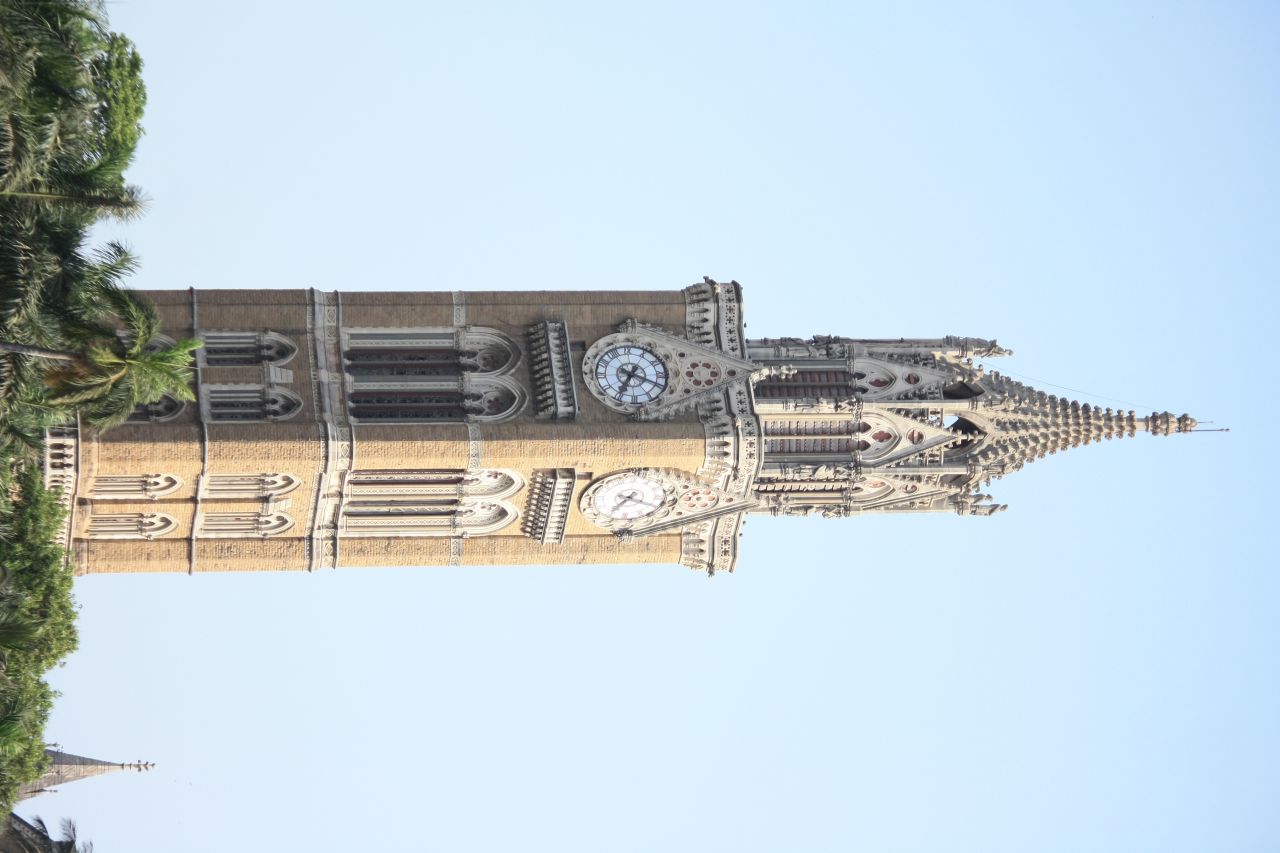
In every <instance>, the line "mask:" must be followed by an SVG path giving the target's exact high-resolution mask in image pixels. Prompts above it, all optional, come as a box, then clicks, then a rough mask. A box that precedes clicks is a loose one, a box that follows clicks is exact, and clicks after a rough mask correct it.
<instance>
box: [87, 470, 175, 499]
mask: <svg viewBox="0 0 1280 853" xmlns="http://www.w3.org/2000/svg"><path fill="white" fill-rule="evenodd" d="M181 486H182V480H180V479H178V478H177V477H175V476H173V475H172V474H138V475H115V474H112V475H106V476H100V477H98V478H97V480H95V481H94V484H93V496H94V498H96V499H97V500H129V499H131V498H132V499H138V498H144V499H146V498H158V497H162V496H164V495H168V494H171V493H173V492H176V491H177V490H178V489H179V488H181Z"/></svg>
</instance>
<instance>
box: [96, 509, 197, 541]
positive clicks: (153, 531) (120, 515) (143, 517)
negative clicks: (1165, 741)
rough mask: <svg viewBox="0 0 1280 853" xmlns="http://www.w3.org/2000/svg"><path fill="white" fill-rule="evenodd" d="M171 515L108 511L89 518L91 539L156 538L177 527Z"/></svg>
mask: <svg viewBox="0 0 1280 853" xmlns="http://www.w3.org/2000/svg"><path fill="white" fill-rule="evenodd" d="M177 527H178V523H177V522H176V521H174V520H173V518H172V517H171V516H168V515H164V514H162V513H158V512H108V513H97V514H94V515H92V516H90V518H89V538H91V539H155V538H156V537H158V536H164V535H165V534H166V533H170V532H172V531H173V530H175V529H177Z"/></svg>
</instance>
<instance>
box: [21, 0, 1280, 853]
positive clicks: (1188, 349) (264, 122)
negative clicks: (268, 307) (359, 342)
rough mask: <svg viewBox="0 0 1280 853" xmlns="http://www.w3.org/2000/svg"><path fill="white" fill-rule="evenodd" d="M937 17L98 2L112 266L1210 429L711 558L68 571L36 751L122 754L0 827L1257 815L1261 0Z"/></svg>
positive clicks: (363, 841) (1008, 9) (927, 831)
mask: <svg viewBox="0 0 1280 853" xmlns="http://www.w3.org/2000/svg"><path fill="white" fill-rule="evenodd" d="M1034 5H1038V6H1040V7H1042V8H1041V10H1040V11H1035V10H1033V9H1032V8H1031V7H1032V6H1034ZM958 6H959V4H949V3H943V4H936V5H930V4H910V11H906V10H905V9H906V4H866V5H859V4H844V3H841V4H787V5H783V4H774V5H770V4H759V3H741V2H737V3H721V4H669V3H646V4H635V5H631V6H622V5H620V4H600V3H580V4H553V3H540V4H510V5H507V4H492V3H458V4H432V3H405V4H403V5H396V4H394V3H393V4H363V5H361V4H352V3H349V2H347V3H312V4H307V5H305V6H303V4H299V3H248V2H238V1H237V0H227V1H226V2H222V3H215V4H199V5H196V4H193V3H182V2H172V0H169V2H159V0H155V2H152V1H151V0H129V2H121V3H111V4H109V6H108V9H109V11H110V14H111V16H112V22H113V24H114V26H115V27H116V28H117V29H120V30H122V31H123V32H125V33H127V34H128V35H129V36H130V37H132V38H133V39H134V40H135V41H136V42H137V44H138V46H139V49H140V51H141V52H142V54H143V56H144V58H145V59H146V63H147V66H146V74H147V82H148V87H149V90H150V101H149V106H148V110H147V118H146V122H145V124H146V128H147V135H146V137H145V138H144V140H143V144H142V146H141V148H140V150H139V155H138V162H137V164H136V165H135V166H134V168H133V170H132V172H131V177H132V179H133V180H134V181H135V182H136V183H138V184H140V185H141V186H143V187H144V188H145V189H146V191H147V192H148V193H149V194H150V195H151V196H152V198H153V199H154V201H153V204H152V206H151V210H150V213H149V214H148V215H147V216H146V217H145V218H144V219H142V220H141V221H139V222H136V223H131V224H129V225H127V226H125V227H123V228H111V229H103V231H102V237H103V238H104V239H105V237H106V236H108V235H122V236H123V237H124V238H125V239H126V240H127V241H128V242H129V243H131V244H132V245H133V247H134V248H135V249H136V251H137V252H138V253H139V254H140V255H141V257H142V260H143V269H142V270H141V272H140V273H139V274H138V275H137V277H136V280H135V283H136V285H137V286H139V287H145V288H165V287H182V288H185V287H189V286H198V287H316V288H321V289H326V290H332V289H348V290H379V289H442V290H446V289H447V290H454V289H520V288H530V289H543V288H574V289H592V288H618V289H622V288H629V289H635V288H654V289H675V288H680V287H682V286H684V285H687V284H689V283H691V282H694V281H697V280H700V279H701V277H702V276H703V275H710V276H712V277H714V278H718V279H725V280H727V279H730V278H734V279H737V280H738V281H740V282H742V284H743V286H744V289H745V299H746V317H747V322H748V327H749V328H748V331H749V333H750V334H751V335H753V336H764V335H797V336H808V335H811V334H814V333H835V334H844V335H852V336H861V337H890V336H892V337H897V336H917V335H919V336H938V335H945V334H964V335H976V336H983V337H995V338H998V339H999V341H1000V342H1001V343H1002V344H1004V345H1006V346H1009V347H1012V348H1013V349H1014V350H1015V351H1016V353H1017V354H1016V356H1015V357H1014V358H1012V359H1005V360H1003V361H1002V362H993V363H992V364H990V365H989V366H991V367H996V368H998V369H1000V370H1002V371H1005V372H1008V373H1010V374H1012V375H1013V376H1015V377H1016V378H1019V379H1024V380H1027V381H1031V384H1034V385H1038V386H1039V387H1041V388H1043V389H1044V390H1046V391H1050V392H1053V393H1069V392H1064V391H1061V390H1060V389H1059V388H1055V387H1052V386H1050V385H1048V384H1047V383H1056V384H1057V385H1060V386H1066V387H1068V388H1072V389H1079V392H1080V393H1079V394H1071V396H1078V397H1079V398H1080V399H1083V400H1085V401H1089V402H1095V403H1101V404H1103V405H1114V406H1119V407H1123V408H1135V409H1137V410H1138V411H1139V413H1140V414H1145V413H1148V412H1150V411H1152V410H1164V409H1170V410H1172V411H1173V412H1174V413H1175V414H1177V413H1181V412H1183V411H1188V412H1190V413H1191V414H1193V415H1195V416H1196V417H1198V418H1201V419H1202V420H1212V421H1216V422H1217V424H1218V425H1222V426H1229V427H1230V428H1231V430H1232V431H1231V432H1230V433H1227V434H1218V433H1209V434H1203V435H1193V436H1175V437H1171V438H1155V437H1150V436H1138V437H1137V438H1134V439H1126V440H1124V441H1119V442H1109V443H1105V444H1103V445H1101V446H1090V447H1086V448H1080V449H1078V450H1074V451H1071V452H1070V453H1067V454H1059V455H1057V456H1054V457H1051V458H1049V459H1047V460H1045V461H1042V462H1039V463H1037V464H1035V465H1031V466H1029V467H1028V468H1027V469H1026V470H1024V471H1022V472H1019V473H1017V474H1015V475H1013V476H1011V477H1009V478H1007V479H1005V480H1003V481H999V482H997V483H994V484H993V485H992V488H991V489H990V491H991V493H992V494H993V495H995V497H996V499H997V500H999V501H1001V502H1004V503H1008V504H1009V505H1010V509H1009V511H1008V512H1006V513H1004V514H1002V515H999V516H996V517H993V518H959V517H954V516H939V517H915V518H911V517H894V518H870V517H868V518H860V519H847V520H831V521H825V520H822V519H807V518H806V519H797V518H779V519H772V518H756V519H753V520H751V521H750V522H749V523H748V524H747V526H746V530H745V536H744V538H743V540H742V546H743V547H742V559H741V561H740V563H739V567H738V571H737V572H736V573H735V574H734V575H731V576H718V577H716V578H714V579H712V580H708V579H707V578H706V577H704V576H700V575H698V574H696V573H693V572H690V571H688V570H686V569H681V568H678V567H674V566H671V567H663V566H647V567H632V566H617V567H581V566H575V567H547V566H530V567H508V568H499V569H482V568H429V569H406V568H401V569H384V570H339V571H329V572H325V573H321V574H318V575H315V576H310V575H307V574H275V575H272V574H264V575H224V576H202V577H195V578H190V577H186V576H185V575H184V576H175V577H151V576H118V577H112V576H96V577H88V578H84V579H81V580H80V581H78V582H77V585H76V594H77V596H78V598H79V600H80V601H81V603H82V604H83V610H82V614H81V632H82V643H81V644H82V647H83V648H82V650H81V651H80V652H79V653H77V654H76V655H75V656H74V657H73V658H72V659H71V660H70V662H69V663H68V664H67V666H66V667H65V668H64V669H62V670H60V671H58V672H56V673H55V674H54V677H53V678H54V683H55V686H56V687H57V688H58V689H60V690H61V691H62V693H63V696H62V698H61V700H60V701H59V704H58V706H57V709H56V710H55V713H54V717H53V720H52V722H51V724H50V728H49V732H48V734H49V737H50V739H51V740H54V741H57V742H58V743H60V744H62V745H63V746H64V747H65V748H67V749H69V750H71V751H74V752H80V753H83V754H88V755H93V756H97V757H102V758H108V759H113V760H120V761H131V760H135V759H144V760H150V761H155V762H157V764H158V766H157V768H156V769H155V770H152V771H151V772H150V773H148V774H145V775H137V774H120V775H118V776H116V777H111V778H104V779H96V780H90V781H87V782H83V783H79V784H77V785H72V786H68V787H67V788H65V789H64V790H63V791H62V792H60V793H58V794H57V795H54V796H50V797H45V798H41V799H38V800H35V801H32V802H31V803H28V804H26V805H24V806H22V807H21V808H20V812H21V813H22V814H25V815H31V814H39V815H42V816H43V817H44V818H46V819H47V820H49V821H50V822H56V821H57V820H58V819H60V818H61V817H64V816H68V817H74V818H75V819H76V820H77V821H78V822H79V827H80V833H81V837H83V838H87V839H91V840H93V841H94V842H95V843H96V846H97V849H98V850H99V851H100V853H111V851H125V850H127V851H130V853H150V851H157V852H158V851H164V853H171V851H174V850H183V851H219V853H221V851H228V850H235V851H275V850H307V851H350V850H367V849H377V848H379V847H381V846H384V842H385V843H390V842H395V844H396V846H397V849H409V850H424V851H426V850H432V851H449V853H471V851H504V853H506V851H513V850H519V851H555V853H571V852H572V853H576V851H583V853H586V851H591V852H592V853H595V851H610V852H611V853H614V851H618V853H629V852H630V851H636V852H637V853H642V852H643V853H649V851H657V850H661V851H664V853H668V852H669V853H678V852H679V851H698V853H711V851H726V853H730V851H731V853H751V852H753V851H761V852H762V853H764V851H769V853H773V851H780V850H800V851H851V850H859V851H904V853H905V851H912V853H915V851H921V852H922V853H924V852H925V851H942V850H945V851H975V853H978V851H980V852H981V853H1003V851H1010V853H1013V851H1017V853H1025V851H1037V852H1038V853H1054V851H1064V853H1068V851H1069V852H1070V853H1077V851H1085V850H1087V851H1124V853H1141V851H1161V853H1167V851H1189V853H1190V851H1195V853H1202V851H1206V850H1223V851H1236V852H1237V853H1243V852H1244V851H1270V850H1275V849H1277V848H1280V809H1277V808H1276V803H1277V801H1280V667H1278V666H1277V650H1278V649H1280V618H1278V617H1280V580H1278V573H1277V570H1276V568H1275V565H1274V563H1275V560H1274V557H1272V558H1268V557H1267V556H1266V555H1267V554H1268V553H1271V552H1272V551H1273V550H1274V546H1273V545H1272V542H1271V541H1270V540H1271V536H1270V534H1268V533H1267V531H1268V530H1271V529H1273V527H1274V523H1275V522H1274V521H1273V519H1272V512H1271V507H1270V500H1269V496H1268V494H1267V492H1266V491H1264V487H1265V486H1264V482H1265V481H1264V478H1265V477H1267V476H1269V470H1268V469H1267V468H1266V467H1265V466H1263V464H1262V463H1263V461H1264V459H1263V457H1264V456H1266V454H1263V453H1262V452H1261V451H1262V450H1264V449H1265V448H1264V447H1263V446H1262V444H1261V442H1262V441H1263V439H1264V437H1265V435H1264V434H1265V429H1264V427H1267V428H1269V427H1270V426H1271V424H1272V422H1273V421H1274V420H1275V416H1276V406H1275V403H1274V402H1273V401H1274V396H1275V395H1274V391H1273V390H1272V389H1271V388H1270V387H1269V386H1267V385H1266V383H1265V382H1264V381H1263V380H1264V379H1265V378H1266V376H1267V375H1270V373H1271V372H1272V371H1273V370H1274V365H1273V354H1272V346H1271V337H1272V336H1273V332H1274V325H1275V320H1276V316H1277V310H1276V308H1277V305H1276V297H1275V295H1274V293H1275V289H1276V287H1277V285H1278V284H1280V249H1278V247H1280V240H1278V239H1277V237H1278V235H1277V222H1280V201H1278V199H1280V192H1278V191H1280V164H1278V161H1277V157H1276V152H1277V151H1280V98H1278V97H1277V95H1278V93H1280V76H1278V71H1280V66H1278V62H1280V61H1278V60H1277V56H1280V50H1278V47H1280V45H1278V44H1277V42H1278V41H1280V39H1278V36H1280V12H1278V8H1280V7H1276V6H1275V5H1274V4H1268V3H1256V4H1248V3H1229V2H1215V3H1167V2H1162V3H1154V2H1151V3H1141V2H1124V3H1115V2H1105V3H1073V4H1026V3H1010V4H1007V5H1006V4H969V5H968V6H967V8H966V9H965V10H964V11H959V10H958V8H957V7H958ZM899 7H901V8H902V9H903V11H898V9H899Z"/></svg>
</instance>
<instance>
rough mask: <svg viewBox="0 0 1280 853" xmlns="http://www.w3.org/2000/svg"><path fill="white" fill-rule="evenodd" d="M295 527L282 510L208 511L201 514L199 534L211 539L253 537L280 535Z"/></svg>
mask: <svg viewBox="0 0 1280 853" xmlns="http://www.w3.org/2000/svg"><path fill="white" fill-rule="evenodd" d="M291 527H293V519H292V518H290V517H289V516H287V515H285V514H284V513H282V512H273V513H252V512H206V513H204V514H203V515H201V516H200V530H199V535H200V536H204V537H206V538H209V539H253V538H259V537H261V538H266V537H268V536H278V535H279V534H281V533H284V532H285V531H286V530H288V529H289V528H291Z"/></svg>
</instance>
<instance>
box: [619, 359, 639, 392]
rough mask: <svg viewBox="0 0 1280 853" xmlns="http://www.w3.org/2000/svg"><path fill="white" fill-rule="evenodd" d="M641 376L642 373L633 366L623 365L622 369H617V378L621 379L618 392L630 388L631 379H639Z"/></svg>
mask: <svg viewBox="0 0 1280 853" xmlns="http://www.w3.org/2000/svg"><path fill="white" fill-rule="evenodd" d="M643 375H644V372H643V371H642V370H640V368H638V367H636V366H635V365H634V364H624V365H623V366H622V367H619V368H618V376H620V377H622V387H621V388H620V389H618V390H620V391H626V390H627V389H628V388H630V387H631V381H632V380H633V379H640V378H642V377H643Z"/></svg>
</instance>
